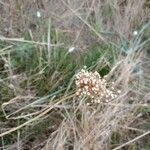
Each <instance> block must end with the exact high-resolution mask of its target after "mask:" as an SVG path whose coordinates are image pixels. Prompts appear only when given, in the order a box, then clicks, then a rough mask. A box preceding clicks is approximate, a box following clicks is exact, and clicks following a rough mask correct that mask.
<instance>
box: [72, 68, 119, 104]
mask: <svg viewBox="0 0 150 150" xmlns="http://www.w3.org/2000/svg"><path fill="white" fill-rule="evenodd" d="M75 84H76V95H77V96H83V95H86V96H88V97H90V98H92V101H91V102H92V103H100V102H102V101H103V102H109V101H111V100H113V99H115V98H117V97H118V94H119V93H120V92H121V91H120V90H117V89H116V90H115V88H114V87H113V83H112V84H111V86H108V85H107V81H106V79H105V78H102V77H101V76H100V74H99V73H98V72H97V71H96V72H94V73H93V72H89V71H87V70H86V69H82V70H81V71H80V72H79V73H77V74H76V79H75Z"/></svg>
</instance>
